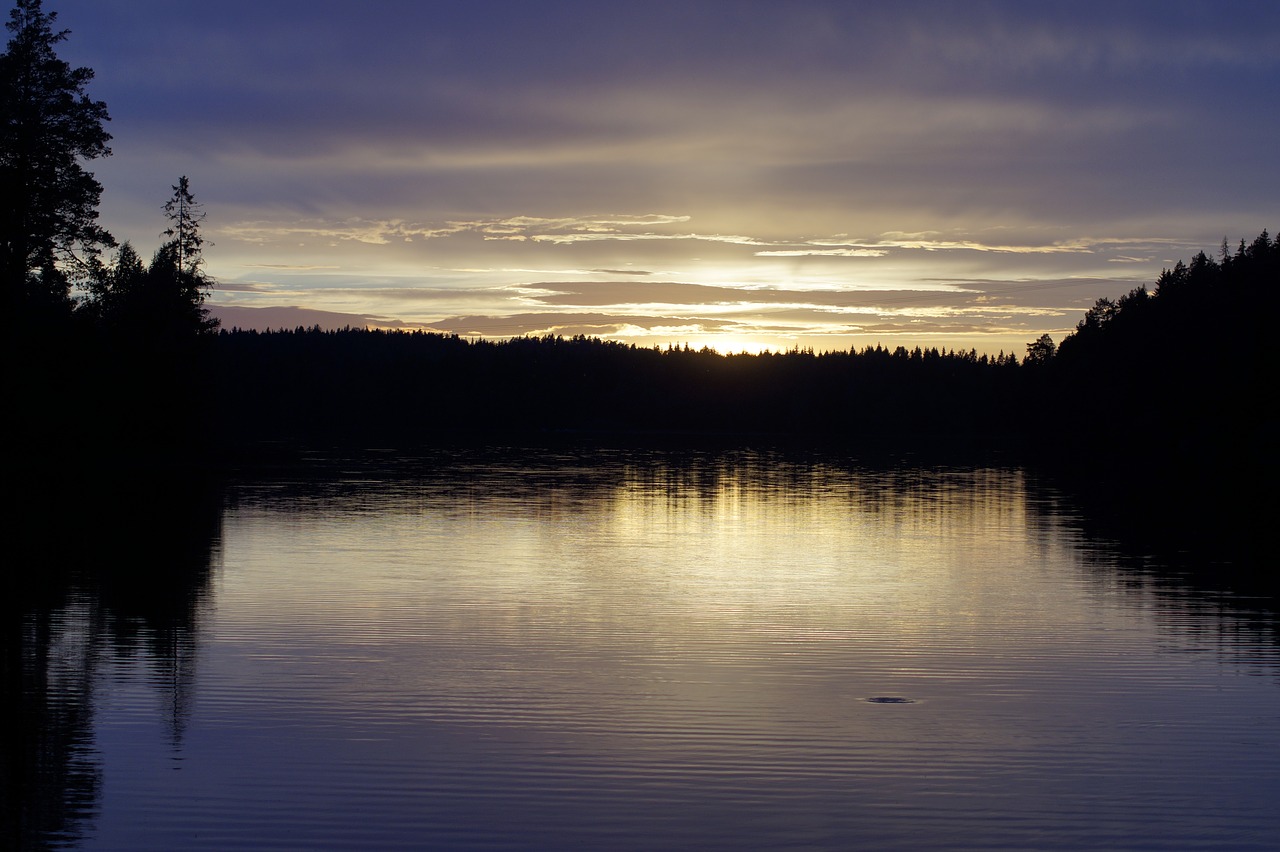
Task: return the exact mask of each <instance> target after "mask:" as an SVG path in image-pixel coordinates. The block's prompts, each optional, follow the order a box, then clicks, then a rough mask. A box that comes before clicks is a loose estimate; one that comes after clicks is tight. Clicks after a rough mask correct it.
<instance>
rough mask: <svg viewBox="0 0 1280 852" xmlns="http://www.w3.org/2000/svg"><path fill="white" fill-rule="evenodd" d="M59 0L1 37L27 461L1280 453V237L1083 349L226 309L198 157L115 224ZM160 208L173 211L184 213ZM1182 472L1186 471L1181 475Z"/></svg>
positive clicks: (1094, 327)
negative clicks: (959, 347) (842, 348)
mask: <svg viewBox="0 0 1280 852" xmlns="http://www.w3.org/2000/svg"><path fill="white" fill-rule="evenodd" d="M55 23H56V15H55V13H52V12H46V11H45V10H44V9H43V8H42V5H41V2H40V0H16V3H15V6H14V8H13V10H12V11H11V13H10V20H9V22H8V23H7V29H8V31H9V33H10V40H9V42H8V45H7V47H6V50H5V52H4V53H3V54H2V55H0V117H2V118H3V119H4V120H3V121H2V122H0V190H3V192H0V196H2V197H3V199H4V201H3V205H2V207H0V335H2V336H3V344H2V345H3V346H4V351H3V358H4V364H3V382H4V385H3V394H4V397H5V401H6V404H7V409H8V410H9V411H10V412H11V414H10V419H9V426H10V435H11V437H10V439H9V449H10V452H9V454H8V456H9V459H10V462H11V463H13V462H17V463H30V464H34V465H47V464H50V463H56V462H66V463H69V464H71V465H72V466H76V465H93V464H98V463H102V462H103V461H108V462H113V463H114V462H117V461H118V462H123V463H125V464H128V463H132V462H136V461H139V460H156V459H159V460H163V461H168V462H174V463H178V464H182V465H192V464H203V465H207V464H208V462H209V461H210V460H214V461H216V460H218V459H226V458H228V457H230V458H235V457H236V456H237V455H239V454H242V453H244V452H246V451H252V450H254V449H255V448H260V447H262V446H269V445H271V446H302V445H307V444H319V445H330V446H333V445H365V446H368V445H381V446H396V445H400V446H407V445H413V444H422V443H430V442H440V441H468V440H477V439H481V438H492V437H495V436H500V437H501V439H502V440H535V439H537V440H542V439H547V438H561V439H563V438H564V437H565V436H582V435H585V434H590V435H613V436H626V437H627V438H628V439H630V440H634V439H645V438H646V437H651V436H716V437H717V438H719V439H723V438H724V437H726V436H739V437H742V436H750V437H751V438H752V440H755V439H757V438H763V439H768V440H778V441H811V442H822V443H824V444H835V445H841V446H846V447H867V446H871V445H878V446H881V447H885V446H888V447H890V448H892V449H896V450H905V451H913V452H914V451H924V450H929V449H934V448H940V449H946V450H951V449H955V448H962V449H963V448H975V449H993V448H994V449H1017V450H1019V451H1021V452H1026V453H1030V454H1034V455H1038V456H1040V457H1044V458H1059V459H1061V458H1065V459H1069V460H1070V461H1071V462H1072V464H1073V465H1075V464H1076V463H1084V464H1083V465H1082V466H1083V467H1084V468H1086V469H1091V470H1101V471H1106V472H1109V473H1110V472H1114V471H1117V470H1121V471H1123V470H1127V469H1128V468H1130V467H1132V466H1134V465H1138V466H1145V467H1146V469H1147V470H1148V471H1152V470H1160V471H1165V472H1169V471H1177V472H1178V475H1194V476H1195V477H1196V478H1197V479H1203V480H1204V481H1212V480H1213V478H1214V477H1221V476H1223V475H1224V474H1226V473H1229V472H1239V471H1243V470H1249V471H1253V472H1255V473H1257V474H1258V475H1262V474H1268V475H1269V474H1270V472H1272V471H1273V470H1274V463H1273V460H1272V458H1273V450H1272V445H1271V435H1272V433H1273V431H1274V429H1273V427H1274V416H1273V415H1271V414H1270V412H1269V409H1268V403H1269V399H1268V397H1269V396H1270V392H1271V389H1272V388H1273V387H1274V382H1275V377H1276V357H1277V356H1276V352H1275V347H1274V346H1273V345H1271V343H1270V341H1269V337H1270V335H1269V324H1270V323H1271V322H1272V318H1273V317H1274V316H1275V311H1276V299H1277V296H1276V294H1277V291H1278V290H1280V248H1277V245H1276V243H1275V242H1273V240H1272V239H1271V237H1270V236H1269V235H1268V234H1267V232H1265V231H1264V232H1262V234H1261V235H1260V236H1258V237H1257V238H1256V239H1254V240H1253V242H1251V243H1246V242H1245V241H1243V240H1242V241H1241V242H1240V243H1239V245H1238V246H1237V247H1236V248H1234V249H1232V248H1231V247H1229V246H1228V245H1227V244H1226V243H1225V241H1224V243H1223V246H1222V248H1221V251H1220V252H1219V253H1218V256H1217V257H1216V258H1211V257H1209V256H1207V255H1205V254H1204V253H1200V254H1198V255H1196V256H1195V257H1194V258H1192V260H1191V261H1190V263H1189V264H1183V263H1181V262H1180V263H1178V264H1177V265H1176V266H1175V267H1174V268H1173V269H1171V270H1166V271H1165V272H1164V273H1163V274H1162V275H1161V276H1160V277H1159V279H1158V280H1157V281H1156V282H1155V284H1154V287H1153V289H1152V290H1150V291H1148V290H1147V289H1146V288H1145V287H1143V288H1139V289H1136V290H1134V291H1132V292H1130V293H1128V294H1127V295H1125V296H1123V297H1121V298H1119V299H1116V300H1110V299H1101V300H1099V301H1098V303H1097V304H1096V305H1095V306H1094V307H1093V308H1092V309H1090V310H1089V311H1088V312H1087V314H1086V315H1085V316H1084V318H1083V319H1082V320H1081V321H1080V324H1079V326H1078V327H1077V329H1076V330H1075V331H1074V332H1073V333H1072V334H1071V335H1069V336H1068V337H1067V338H1066V339H1065V340H1063V341H1061V345H1060V346H1055V343H1054V341H1053V340H1052V339H1051V338H1049V337H1048V336H1047V335H1046V336H1042V337H1041V338H1040V339H1038V340H1036V341H1033V342H1030V343H1029V344H1028V347H1027V353H1026V355H1025V356H1024V357H1022V358H1021V359H1019V358H1018V357H1015V355H1013V354H1002V355H1001V356H994V357H992V356H987V355H979V354H977V353H976V352H974V351H969V352H955V351H940V350H936V349H928V350H922V349H914V350H911V351H908V350H907V349H905V348H886V347H882V346H876V347H872V348H869V349H863V350H861V351H850V352H828V353H814V352H812V351H801V350H796V351H791V352H783V353H765V354H759V355H747V354H738V355H726V354H720V353H717V352H714V351H711V350H701V351H693V350H689V349H687V348H683V347H681V348H674V347H672V348H668V349H665V350H660V349H646V348H642V347H636V346H631V345H625V344H620V343H614V342H608V341H603V340H599V339H592V338H584V337H576V338H571V339H563V338H560V337H542V338H519V339H514V340H506V341H487V340H480V341H473V340H465V339H462V338H459V337H457V336H453V335H447V334H433V333H424V332H388V331H377V330H366V329H348V330H343V331H332V332H325V331H321V330H319V329H302V328H299V329H295V330H293V331H276V332H269V333H257V332H252V331H241V330H236V329H230V330H219V329H218V328H217V323H216V321H214V320H212V319H211V318H210V317H209V313H208V310H207V307H206V305H205V298H206V295H207V294H208V292H209V289H210V287H211V286H212V285H213V282H212V281H211V280H210V279H209V278H208V277H207V276H206V275H205V274H204V271H203V256H202V249H203V246H204V240H203V239H202V237H201V233H200V226H201V223H202V220H203V218H204V212H203V210H202V209H201V207H200V205H199V203H198V202H197V201H196V200H195V198H194V196H193V194H192V189H191V186H190V184H189V182H188V181H187V178H186V177H182V178H180V179H179V180H178V182H177V183H176V184H175V185H174V186H173V195H172V197H171V198H170V199H169V200H168V202H167V203H165V204H164V205H163V206H162V211H163V216H164V220H165V221H166V222H167V225H168V227H166V228H165V229H164V231H163V233H162V236H163V237H164V241H163V242H162V243H161V245H160V246H159V248H158V249H157V250H156V251H155V252H154V254H153V256H152V258H151V261H150V263H145V262H144V261H143V260H142V257H141V256H140V255H139V253H138V252H137V251H136V250H135V249H134V248H133V247H132V246H130V245H128V244H127V243H126V244H123V245H118V244H117V243H116V241H115V240H114V239H113V238H112V237H111V235H110V234H109V233H107V232H106V231H105V230H104V229H102V228H101V227H100V226H99V225H98V224H97V207H98V201H99V196H100V194H101V186H100V185H99V184H98V182H97V181H96V180H95V179H94V177H93V175H92V173H90V172H88V171H87V170H86V169H85V163H87V162H89V161H92V160H94V159H96V158H99V157H103V156H107V155H108V154H110V149H109V148H108V144H107V143H108V142H109V141H110V138H111V137H110V135H109V134H108V133H107V132H106V130H105V122H106V121H107V118H108V117H107V111H106V106H105V104H103V103H101V102H98V101H93V100H92V99H91V98H89V96H88V94H87V92H86V87H87V85H88V83H89V82H90V81H91V80H92V77H93V72H92V71H91V70H89V69H86V68H72V67H70V66H69V65H67V63H65V62H63V61H62V60H60V59H59V58H58V57H57V53H56V48H57V46H58V44H59V43H60V42H61V41H62V40H64V39H65V38H66V37H67V33H66V32H65V31H60V30H58V29H57V28H56V26H55ZM158 218H159V215H158ZM1171 475H1172V474H1171Z"/></svg>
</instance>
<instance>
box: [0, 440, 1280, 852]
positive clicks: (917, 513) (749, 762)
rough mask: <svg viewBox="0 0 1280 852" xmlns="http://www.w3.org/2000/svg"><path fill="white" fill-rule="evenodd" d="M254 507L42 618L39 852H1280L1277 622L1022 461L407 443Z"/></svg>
mask: <svg viewBox="0 0 1280 852" xmlns="http://www.w3.org/2000/svg"><path fill="white" fill-rule="evenodd" d="M222 500H223V503H222V508H221V509H220V510H217V509H215V512H214V514H215V517H214V519H213V523H212V524H211V525H206V526H204V527H201V526H199V525H196V526H195V527H194V529H195V532H193V533H192V534H191V535H186V534H185V533H184V534H181V535H179V534H173V535H168V536H164V535H157V539H158V543H156V542H148V543H147V545H146V546H145V547H144V546H143V545H142V544H140V543H137V542H132V543H131V542H129V541H124V542H114V543H106V544H104V547H105V546H107V544H109V545H110V546H111V547H113V548H116V550H114V551H113V552H114V553H116V554H119V553H120V552H124V553H136V554H137V560H138V564H137V565H136V566H134V567H135V568H136V569H137V572H143V571H144V570H145V571H147V572H154V571H156V570H166V566H167V570H168V576H169V581H168V585H165V586H162V587H156V586H155V585H154V584H152V583H146V584H142V583H140V582H138V581H137V580H136V579H134V576H135V575H134V574H131V573H130V572H129V571H128V570H125V571H121V570H120V569H118V568H116V569H112V570H111V571H110V572H108V573H107V575H106V576H107V577H108V579H106V580H103V579H102V574H101V572H95V571H92V570H87V569H91V568H93V567H94V566H92V565H88V566H80V568H78V569H77V570H74V571H67V570H62V569H59V570H62V574H63V575H65V583H63V584H62V585H59V586H57V588H52V587H42V589H41V590H40V591H39V593H38V594H36V593H31V594H29V595H28V597H27V598H25V599H24V603H23V605H22V611H21V612H20V613H18V614H17V622H18V623H19V624H20V627H21V629H20V632H15V630H14V629H13V628H10V629H9V632H8V634H7V635H8V637H9V643H8V645H7V650H6V678H5V685H6V689H7V690H9V691H10V693H16V694H11V695H9V696H8V697H7V703H8V704H9V705H10V706H13V705H14V704H15V703H16V704H18V705H20V706H21V707H22V708H23V720H24V721H23V723H22V724H21V725H20V726H19V728H18V730H17V732H16V735H15V736H14V737H11V738H10V741H9V742H8V743H7V745H6V749H7V753H6V754H7V759H6V775H5V785H6V789H5V797H6V803H5V818H6V821H7V822H8V823H9V826H8V827H9V828H10V829H11V835H10V836H12V837H15V838H16V839H17V845H19V846H24V847H30V848H42V847H46V846H47V847H53V848H59V847H61V848H73V849H130V850H146V849H154V850H174V849H210V850H223V849H249V848H252V849H428V848H431V849H444V848H466V849H555V848H566V847H579V848H597V849H606V848H608V849H660V848H700V849H702V848H723V849H742V848H779V849H793V848H806V849H851V848H877V849H889V848H896V849H908V848H910V849H918V848H940V849H1047V848H1060V849H1078V848H1083V847H1094V848H1109V849H1118V848H1124V849H1170V848H1177V849H1197V848H1206V849H1248V848H1254V849H1274V848H1276V847H1277V845H1278V844H1280V805H1277V802H1280V677H1278V676H1280V643H1278V642H1277V639H1276V631H1275V627H1276V622H1275V618H1274V616H1273V615H1272V614H1271V612H1270V606H1269V604H1268V603H1267V602H1266V601H1262V600H1252V599H1250V598H1248V597H1247V596H1244V595H1241V594H1239V593H1232V592H1229V591H1225V590H1222V589H1216V588H1209V587H1206V586H1204V585H1203V584H1202V583H1199V582H1195V581H1192V580H1190V579H1188V577H1189V574H1188V570H1189V569H1188V565H1187V564H1185V563H1181V564H1175V563H1172V562H1169V561H1167V560H1165V559H1164V557H1162V556H1158V555H1153V554H1145V553H1135V552H1131V551H1126V550H1125V548H1124V547H1123V544H1122V543H1117V542H1113V541H1104V540H1099V539H1097V538H1095V537H1093V536H1091V535H1089V534H1088V533H1086V532H1085V530H1087V529H1088V528H1089V527H1088V525H1087V524H1086V523H1085V520H1086V519H1082V518H1081V517H1079V515H1078V511H1077V510H1076V509H1074V508H1072V507H1071V506H1070V505H1069V504H1068V503H1066V502H1064V501H1063V500H1061V499H1060V498H1059V496H1058V495H1056V494H1055V492H1053V491H1052V490H1051V489H1046V488H1043V487H1041V486H1040V485H1038V484H1037V483H1036V482H1035V481H1034V480H1033V478H1032V477H1031V476H1030V475H1028V474H1027V473H1025V472H1023V471H1022V470H1020V469H1017V468H973V467H965V468H950V467H913V466H910V465H877V466H863V465H860V464H858V463H856V462H851V461H847V460H831V459H815V458H808V459H796V458H795V457H792V456H784V455H779V454H773V453H754V452H745V451H744V452H732V453H716V454H697V453H679V454H657V453H620V452H619V453H611V452H603V451H601V452H595V453H588V454H577V455H575V454H552V453H545V452H544V453H540V454H536V455H532V456H531V455H525V454H519V453H511V452H488V453H470V454H462V455H460V456H446V455H438V456H432V457H424V458H419V459H412V460H404V459H394V460H393V459H392V457H390V456H389V455H385V454H384V455H379V454H370V455H366V456H364V457H362V458H360V459H348V460H345V461H344V460H338V461H333V460H330V461H328V462H326V463H325V464H323V465H317V466H315V467H313V468H311V469H310V470H309V471H307V472H306V473H302V472H298V471H293V472H290V473H288V474H284V475H275V476H272V477H262V478H256V479H246V480H244V481H241V482H239V483H237V484H234V485H232V486H230V487H229V488H228V489H227V490H226V492H225V495H224V497H223V498H222ZM192 511H195V510H194V509H192ZM171 532H172V531H171ZM69 534H71V533H70V532H69ZM192 540H195V541H196V542H197V543H198V546H196V547H191V542H192ZM120 548H123V550H121V549H120ZM130 548H133V549H130ZM75 552H76V553H79V554H81V556H80V557H78V558H80V559H81V560H82V561H87V562H92V561H93V557H92V555H91V554H93V553H96V552H98V550H97V549H96V548H89V549H87V550H86V549H80V550H77V551H75ZM86 553H87V554H90V555H88V556H85V555H84V554H86ZM1189 558H1190V557H1189ZM1196 558H1199V557H1196ZM55 567H56V566H55ZM98 567H101V566H98ZM1190 567H1191V568H1195V567H1197V566H1195V565H1192V566H1190ZM1198 567H1205V566H1203V565H1200V566H1198ZM82 569H83V570H82ZM60 576H61V575H60Z"/></svg>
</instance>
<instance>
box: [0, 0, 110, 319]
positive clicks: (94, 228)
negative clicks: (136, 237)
mask: <svg viewBox="0 0 1280 852" xmlns="http://www.w3.org/2000/svg"><path fill="white" fill-rule="evenodd" d="M56 22H57V13H56V12H45V11H44V10H43V9H42V8H41V3H40V0H17V3H16V5H15V6H14V8H13V9H12V10H11V11H10V13H9V21H8V23H7V24H6V27H7V29H8V30H9V33H10V38H9V42H8V45H7V47H6V49H5V52H4V53H3V54H0V290H2V291H3V295H2V296H0V299H2V300H3V301H2V304H3V307H4V309H5V320H6V322H11V321H13V320H15V319H18V317H20V316H22V315H25V314H29V313H30V312H31V311H32V310H33V309H35V310H38V309H39V308H40V306H42V305H43V306H45V307H49V306H52V307H55V308H57V307H59V306H61V308H62V309H67V310H69V309H70V306H71V298H70V280H71V279H72V278H74V277H76V276H77V275H78V274H81V273H84V272H87V271H89V270H91V269H92V268H93V267H94V266H95V265H96V262H97V257H98V254H99V252H100V250H101V248H102V247H104V246H110V245H113V244H114V241H113V240H112V238H111V235H110V234H108V233H107V232H106V231H105V230H103V229H102V228H101V227H100V226H99V225H98V223H97V218H98V199H99V197H100V195H101V193H102V185H101V184H99V183H98V181H97V180H96V179H95V178H94V176H93V173H92V172H89V171H87V170H86V169H85V167H84V162H85V161H87V160H93V159H96V158H98V157H104V156H107V155H108V154H110V153H111V150H110V148H108V147H107V143H108V142H109V141H110V139H111V136H110V134H108V133H107V131H106V129H105V127H104V125H105V123H106V122H107V121H108V120H109V117H108V115H107V108H106V105H105V104H104V103H102V102H101V101H95V100H92V99H91V98H90V97H89V96H88V95H87V94H86V92H85V88H86V86H87V85H88V83H89V81H90V80H92V79H93V71H92V70H90V69H89V68H72V67H71V66H70V65H68V64H67V63H66V62H64V61H63V60H61V59H59V58H58V56H57V53H56V51H55V48H56V47H57V45H58V43H59V42H61V41H63V40H64V39H66V37H67V35H68V31H67V30H58V29H56V28H55V24H56Z"/></svg>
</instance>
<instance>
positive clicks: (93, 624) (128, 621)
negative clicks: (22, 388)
mask: <svg viewBox="0 0 1280 852" xmlns="http://www.w3.org/2000/svg"><path fill="white" fill-rule="evenodd" d="M6 489H7V491H8V492H9V493H8V497H9V499H8V500H7V501H6V502H7V503H8V505H9V506H10V507H11V508H10V509H9V518H8V527H9V529H10V531H11V532H10V536H9V541H8V542H7V545H8V550H9V553H8V556H7V558H6V562H7V563H8V568H7V570H6V571H5V573H4V577H3V584H4V592H3V595H0V597H2V598H3V604H0V606H2V607H3V616H2V617H3V627H2V628H0V631H2V632H0V654H2V656H3V670H2V681H0V690H3V696H2V697H3V702H4V706H6V707H8V708H16V709H17V712H16V713H15V712H11V713H10V714H9V715H8V718H9V719H10V722H9V727H8V729H7V730H6V731H4V732H3V734H0V762H2V764H3V773H4V775H3V777H4V783H3V785H2V786H0V789H2V791H3V792H2V794H0V795H2V796H3V801H2V803H0V807H2V808H3V822H4V825H5V832H6V835H7V836H6V838H5V839H6V843H7V846H6V848H18V849H42V848H62V847H67V846H73V845H75V844H76V843H77V842H78V841H79V840H80V839H81V838H82V837H83V835H84V833H85V830H86V828H87V826H88V825H89V823H90V821H91V819H92V817H93V816H94V814H95V813H96V812H97V809H98V802H99V796H100V792H101V776H102V767H101V764H100V760H99V757H98V755H97V751H96V747H95V743H94V730H93V721H94V720H93V715H94V701H95V688H96V686H97V685H98V683H99V682H100V679H101V676H102V670H103V666H104V663H107V662H109V661H110V660H111V659H112V658H113V656H114V657H115V658H118V657H121V656H129V657H138V656H142V657H144V658H145V659H146V660H147V661H148V663H149V666H150V668H151V670H152V678H151V683H152V684H153V685H154V686H155V687H156V688H157V689H163V690H165V691H166V693H167V694H166V695H165V696H164V701H163V706H165V707H166V708H167V714H168V719H167V720H166V721H167V724H168V726H169V729H170V732H171V736H172V738H173V744H174V747H175V748H180V747H181V739H182V733H183V727H184V724H185V719H186V718H187V715H188V706H187V705H188V701H187V696H188V695H189V694H190V689H191V685H192V683H193V679H194V676H195V672H194V663H195V648H196V636H197V633H198V630H199V624H200V620H201V615H202V611H203V608H204V605H205V601H206V599H207V595H208V590H209V581H210V577H211V574H212V566H213V565H214V564H215V561H216V558H215V556H216V553H217V550H218V545H219V536H220V523H221V515H220V512H221V510H220V498H219V490H218V488H217V487H216V485H213V484H211V483H209V482H207V481H204V480H202V479H201V478H199V477H196V478H192V477H190V476H185V475H182V474H181V473H177V472H175V473H165V474H155V473H153V472H152V473H145V474H143V475H140V473H139V472H138V471H129V472H127V473H121V474H119V475H116V476H112V477H102V476H97V477H87V476H66V475H63V474H56V473H52V472H47V471H41V472H39V475H36V474H35V473H32V474H31V475H28V476H10V477H9V478H8V479H7V485H6Z"/></svg>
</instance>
